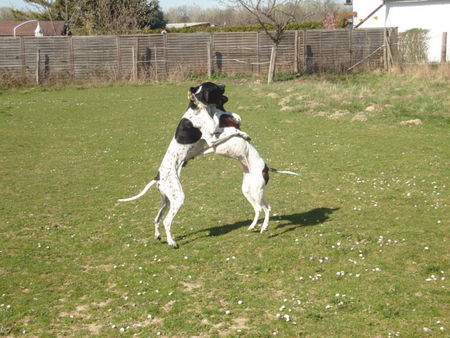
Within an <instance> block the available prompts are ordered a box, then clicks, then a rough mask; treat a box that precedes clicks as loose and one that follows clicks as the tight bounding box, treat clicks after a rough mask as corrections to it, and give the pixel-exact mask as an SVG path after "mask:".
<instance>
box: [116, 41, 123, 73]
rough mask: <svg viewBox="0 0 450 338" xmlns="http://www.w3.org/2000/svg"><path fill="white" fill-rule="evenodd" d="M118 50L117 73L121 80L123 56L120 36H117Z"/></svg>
mask: <svg viewBox="0 0 450 338" xmlns="http://www.w3.org/2000/svg"><path fill="white" fill-rule="evenodd" d="M116 49H117V72H118V73H119V78H121V77H122V54H121V52H120V49H121V48H120V36H116Z"/></svg>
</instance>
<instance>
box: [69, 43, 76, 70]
mask: <svg viewBox="0 0 450 338" xmlns="http://www.w3.org/2000/svg"><path fill="white" fill-rule="evenodd" d="M68 39H69V68H70V73H71V74H72V76H73V77H75V56H74V53H73V37H72V36H69V37H68Z"/></svg>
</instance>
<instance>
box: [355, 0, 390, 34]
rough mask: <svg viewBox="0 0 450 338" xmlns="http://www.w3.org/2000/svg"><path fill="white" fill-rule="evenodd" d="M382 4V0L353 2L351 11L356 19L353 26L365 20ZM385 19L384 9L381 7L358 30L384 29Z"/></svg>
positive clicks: (356, 0) (358, 0)
mask: <svg viewBox="0 0 450 338" xmlns="http://www.w3.org/2000/svg"><path fill="white" fill-rule="evenodd" d="M382 3H383V1H382V0H353V11H354V12H356V13H357V17H356V18H355V19H354V21H353V22H354V25H355V26H356V25H357V24H359V23H360V22H361V21H363V20H364V19H365V18H367V16H368V15H369V14H370V13H371V12H372V11H373V10H375V8H377V7H378V6H379V5H381V4H382ZM385 17H386V7H385V6H383V7H381V8H380V9H379V10H378V11H377V12H376V13H375V14H374V15H373V16H372V17H370V19H368V20H367V21H366V22H364V23H363V24H362V25H361V26H360V27H359V28H374V27H384V21H385Z"/></svg>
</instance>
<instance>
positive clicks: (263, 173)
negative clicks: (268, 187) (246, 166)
mask: <svg viewBox="0 0 450 338" xmlns="http://www.w3.org/2000/svg"><path fill="white" fill-rule="evenodd" d="M262 175H263V178H264V181H265V182H266V184H267V183H269V167H268V166H267V165H264V169H263V171H262Z"/></svg>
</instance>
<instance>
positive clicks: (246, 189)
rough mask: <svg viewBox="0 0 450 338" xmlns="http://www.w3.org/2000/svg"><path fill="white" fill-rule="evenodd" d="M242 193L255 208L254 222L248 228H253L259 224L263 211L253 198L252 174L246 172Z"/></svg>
mask: <svg viewBox="0 0 450 338" xmlns="http://www.w3.org/2000/svg"><path fill="white" fill-rule="evenodd" d="M242 193H243V194H244V196H245V198H246V199H247V201H249V203H250V204H251V205H252V207H253V210H254V211H255V216H254V218H253V222H252V223H251V224H250V226H249V227H248V230H253V229H254V228H255V226H256V224H258V219H259V214H260V213H261V207H259V205H258V203H256V201H255V200H254V199H253V195H252V191H251V176H250V174H248V173H244V178H243V180H242Z"/></svg>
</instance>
